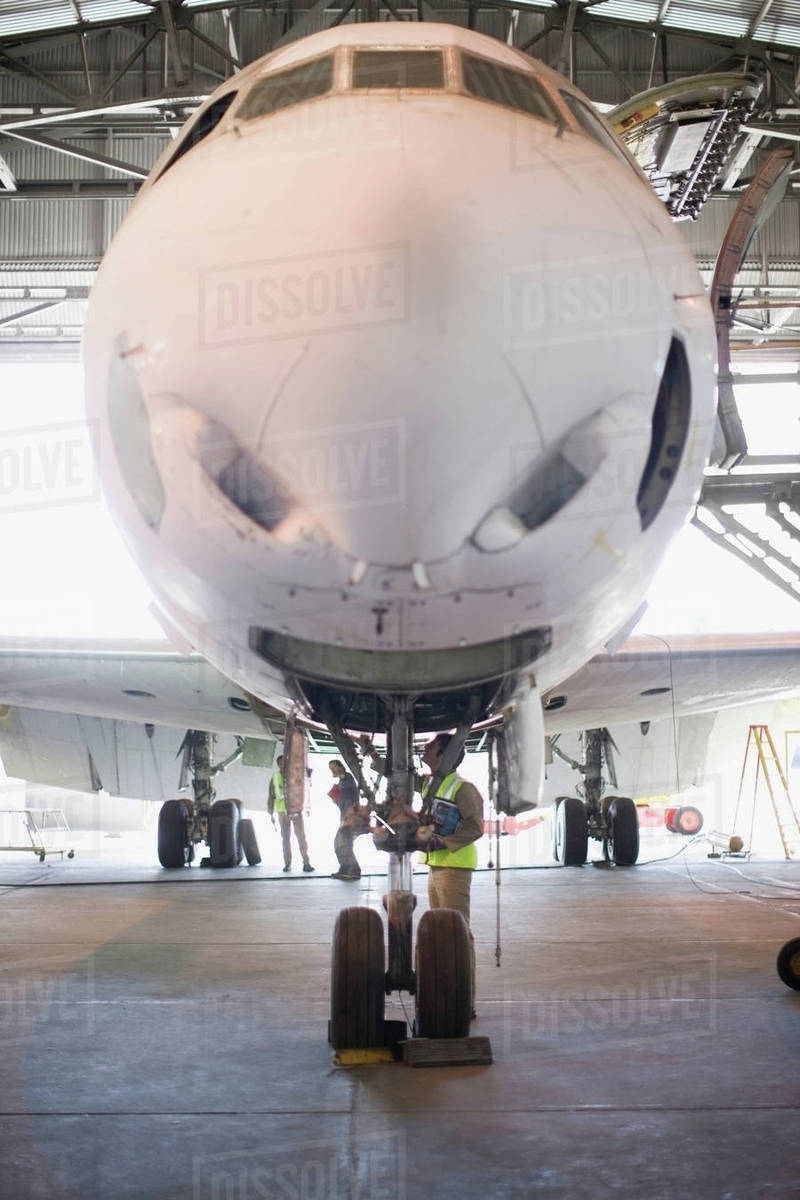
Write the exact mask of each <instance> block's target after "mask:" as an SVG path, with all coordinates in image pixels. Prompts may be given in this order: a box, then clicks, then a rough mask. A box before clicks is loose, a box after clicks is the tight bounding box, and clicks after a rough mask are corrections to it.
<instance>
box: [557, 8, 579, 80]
mask: <svg viewBox="0 0 800 1200" xmlns="http://www.w3.org/2000/svg"><path fill="white" fill-rule="evenodd" d="M577 12H578V0H569V9H568V11H567V19H566V21H565V22H564V36H563V37H562V39H561V49H560V50H559V52H558V61H557V62H556V70H557V71H558V72H559V74H561V75H563V74H564V73H565V67H567V65H568V64H569V61H570V47H571V46H572V34H573V31H574V29H575V17H576V14H577Z"/></svg>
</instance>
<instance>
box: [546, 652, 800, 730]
mask: <svg viewBox="0 0 800 1200" xmlns="http://www.w3.org/2000/svg"><path fill="white" fill-rule="evenodd" d="M798 692H800V634H794V633H792V634H746V635H745V634H730V635H716V636H712V635H692V636H673V637H669V638H661V637H655V636H639V637H632V638H629V639H628V641H626V642H625V643H624V645H623V646H622V648H621V649H620V650H618V651H617V652H616V653H614V654H598V655H595V657H594V658H592V659H591V660H590V661H589V662H588V663H587V664H586V666H584V667H581V669H580V670H579V671H577V672H576V673H575V674H574V675H573V676H572V677H571V678H570V679H567V680H566V681H565V682H564V683H563V684H561V685H560V686H559V687H557V688H553V689H552V690H551V691H550V692H549V693H548V695H546V696H545V697H544V706H545V731H546V732H547V733H562V732H568V731H571V730H578V729H596V728H600V727H601V726H605V725H609V724H612V723H614V724H624V723H625V722H629V721H655V720H658V719H659V718H660V717H665V716H669V715H671V714H673V713H674V714H675V715H676V716H678V717H681V716H689V715H692V714H695V713H703V712H711V711H716V710H717V709H720V708H729V707H732V706H733V705H737V704H750V703H753V702H754V701H758V700H764V699H777V698H779V697H781V696H788V695H792V694H795V693H798Z"/></svg>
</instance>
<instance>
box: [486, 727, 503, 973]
mask: <svg viewBox="0 0 800 1200" xmlns="http://www.w3.org/2000/svg"><path fill="white" fill-rule="evenodd" d="M494 755H495V735H494V732H492V733H491V734H490V735H489V801H490V803H491V806H492V809H493V811H494V887H495V921H496V925H495V947H494V958H495V966H497V967H499V966H500V961H501V958H502V955H503V950H502V946H501V944H500V884H501V879H502V876H501V871H500V813H499V812H498V809H497V771H496V768H495V760H494ZM489 844H490V846H491V842H490V843H489ZM490 853H491V851H490ZM492 865H493V864H492V861H491V858H490V860H489V869H490V870H491V868H492Z"/></svg>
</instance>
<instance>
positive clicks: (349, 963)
mask: <svg viewBox="0 0 800 1200" xmlns="http://www.w3.org/2000/svg"><path fill="white" fill-rule="evenodd" d="M383 1004H384V951H383V922H382V921H381V918H380V914H379V913H377V912H376V911H375V910H374V909H373V908H345V909H343V910H342V912H340V913H339V916H338V917H337V918H336V924H335V926H334V929H333V952H332V955H331V1019H330V1025H329V1029H328V1041H329V1042H330V1044H331V1045H332V1046H333V1048H334V1050H351V1049H368V1048H370V1047H374V1046H382V1045H383V1034H384V1029H383Z"/></svg>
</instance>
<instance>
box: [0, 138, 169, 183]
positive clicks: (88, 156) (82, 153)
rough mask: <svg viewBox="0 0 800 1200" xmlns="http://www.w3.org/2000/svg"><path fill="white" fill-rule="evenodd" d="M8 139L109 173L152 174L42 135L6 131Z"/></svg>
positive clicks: (141, 176) (144, 176)
mask: <svg viewBox="0 0 800 1200" xmlns="http://www.w3.org/2000/svg"><path fill="white" fill-rule="evenodd" d="M5 132H6V134H7V135H8V137H12V138H16V139H17V141H20V142H32V143H33V145H34V146H43V147H44V148H45V150H54V151H55V152H56V153H57V154H66V155H68V157H69V158H79V159H81V160H82V161H83V162H90V163H94V164H95V166H98V167H106V168H107V169H108V170H109V171H119V172H120V174H121V175H130V176H132V177H133V178H134V179H147V176H148V175H149V174H150V172H149V171H148V170H147V168H146V167H135V166H134V165H133V163H126V162H121V161H120V160H119V159H118V158H109V157H108V156H107V155H105V154H96V153H95V152H94V151H93V150H84V149H82V148H81V147H80V146H70V145H68V143H67V142H57V141H55V139H54V138H49V137H45V136H44V135H43V134H41V133H20V132H19V131H18V130H11V129H7V130H5Z"/></svg>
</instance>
